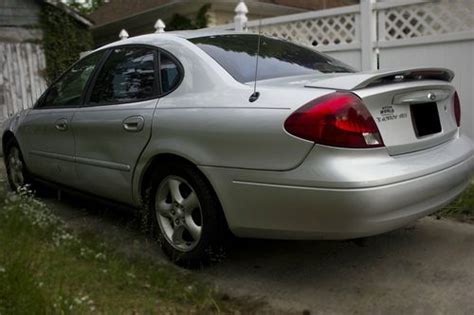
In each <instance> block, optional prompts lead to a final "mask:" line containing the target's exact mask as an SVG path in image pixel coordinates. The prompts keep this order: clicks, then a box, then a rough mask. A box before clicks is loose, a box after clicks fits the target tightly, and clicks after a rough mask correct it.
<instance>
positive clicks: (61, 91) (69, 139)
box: [17, 52, 103, 186]
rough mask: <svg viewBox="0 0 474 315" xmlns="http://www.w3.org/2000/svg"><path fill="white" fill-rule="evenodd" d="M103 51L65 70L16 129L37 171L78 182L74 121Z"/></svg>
mask: <svg viewBox="0 0 474 315" xmlns="http://www.w3.org/2000/svg"><path fill="white" fill-rule="evenodd" d="M102 55H103V52H98V53H94V54H92V55H89V56H87V57H85V58H84V59H82V60H80V61H79V62H77V63H76V64H75V65H74V66H72V67H71V68H70V69H69V70H68V71H66V72H65V73H64V74H63V75H62V76H61V77H60V78H59V79H58V80H57V81H56V82H55V83H54V84H52V85H51V86H50V87H49V88H48V89H47V91H46V92H45V94H43V96H42V97H41V98H40V100H39V101H38V102H37V104H36V105H35V107H34V108H33V109H31V110H30V111H29V112H28V115H27V116H26V118H25V120H24V121H23V122H22V124H21V126H20V127H19V129H18V131H17V137H18V139H19V143H20V146H21V149H22V150H23V155H24V159H25V162H26V165H27V167H28V169H29V170H30V172H32V173H33V174H34V175H36V176H38V177H41V178H44V179H47V180H51V181H54V182H57V183H61V184H64V185H68V186H75V180H76V176H75V167H74V150H75V147H74V130H73V128H72V126H71V121H72V118H73V116H74V112H75V110H76V109H77V108H78V107H79V106H80V104H81V102H82V100H83V96H84V92H85V87H86V84H87V82H88V80H89V79H90V77H91V75H92V73H93V72H94V69H95V67H96V65H97V64H98V63H99V60H100V59H101V57H102Z"/></svg>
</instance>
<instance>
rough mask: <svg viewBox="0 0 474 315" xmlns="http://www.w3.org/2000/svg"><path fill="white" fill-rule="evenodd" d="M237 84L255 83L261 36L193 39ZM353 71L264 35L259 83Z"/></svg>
mask: <svg viewBox="0 0 474 315" xmlns="http://www.w3.org/2000/svg"><path fill="white" fill-rule="evenodd" d="M190 41H191V42H192V43H194V44H195V45H197V46H198V47H199V48H201V49H202V50H204V51H205V52H206V53H207V54H208V55H209V56H211V57H212V58H213V59H214V60H216V61H217V62H218V63H219V64H220V65H221V66H222V67H223V68H224V69H225V70H226V71H227V72H229V73H230V75H232V76H233V77H234V78H235V79H236V80H237V81H240V82H242V83H244V82H250V81H254V78H255V60H256V58H255V57H256V54H257V46H258V35H256V34H249V35H242V34H239V35H216V36H206V37H199V38H192V39H190ZM334 72H354V69H352V68H351V67H349V66H347V65H345V64H344V63H342V62H340V61H337V60H335V59H333V58H331V57H329V56H326V55H323V54H321V53H318V52H316V51H314V50H312V49H309V48H305V47H302V46H299V45H296V44H292V43H290V42H287V41H284V40H279V39H274V38H269V37H265V36H261V38H260V54H259V60H258V74H257V79H258V80H265V79H272V78H278V77H286V76H294V75H303V74H311V73H334Z"/></svg>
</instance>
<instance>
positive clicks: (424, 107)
mask: <svg viewBox="0 0 474 315" xmlns="http://www.w3.org/2000/svg"><path fill="white" fill-rule="evenodd" d="M410 111H411V117H412V120H413V127H414V129H415V133H416V136H417V137H424V136H428V135H432V134H435V133H438V132H441V123H440V121H439V113H438V106H437V105H436V103H434V102H430V103H422V104H413V105H410Z"/></svg>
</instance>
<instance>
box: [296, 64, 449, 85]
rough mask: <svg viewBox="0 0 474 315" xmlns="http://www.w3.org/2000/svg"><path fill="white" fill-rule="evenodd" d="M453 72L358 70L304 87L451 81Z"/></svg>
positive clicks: (427, 69)
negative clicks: (357, 71)
mask: <svg viewBox="0 0 474 315" xmlns="http://www.w3.org/2000/svg"><path fill="white" fill-rule="evenodd" d="M453 78H454V72H453V71H451V70H449V69H445V68H413V69H403V70H390V71H374V72H359V73H353V74H347V75H341V76H336V77H332V78H329V79H322V80H315V81H311V82H308V83H307V84H306V85H305V86H306V87H314V88H326V89H338V90H358V89H363V88H366V87H372V86H377V85H384V84H390V83H400V82H409V81H419V80H440V81H446V82H451V81H452V80H453Z"/></svg>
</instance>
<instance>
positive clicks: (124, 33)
mask: <svg viewBox="0 0 474 315" xmlns="http://www.w3.org/2000/svg"><path fill="white" fill-rule="evenodd" d="M128 36H129V35H128V33H127V31H126V30H125V29H122V30H121V31H120V33H119V38H120V39H127V38H128Z"/></svg>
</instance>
